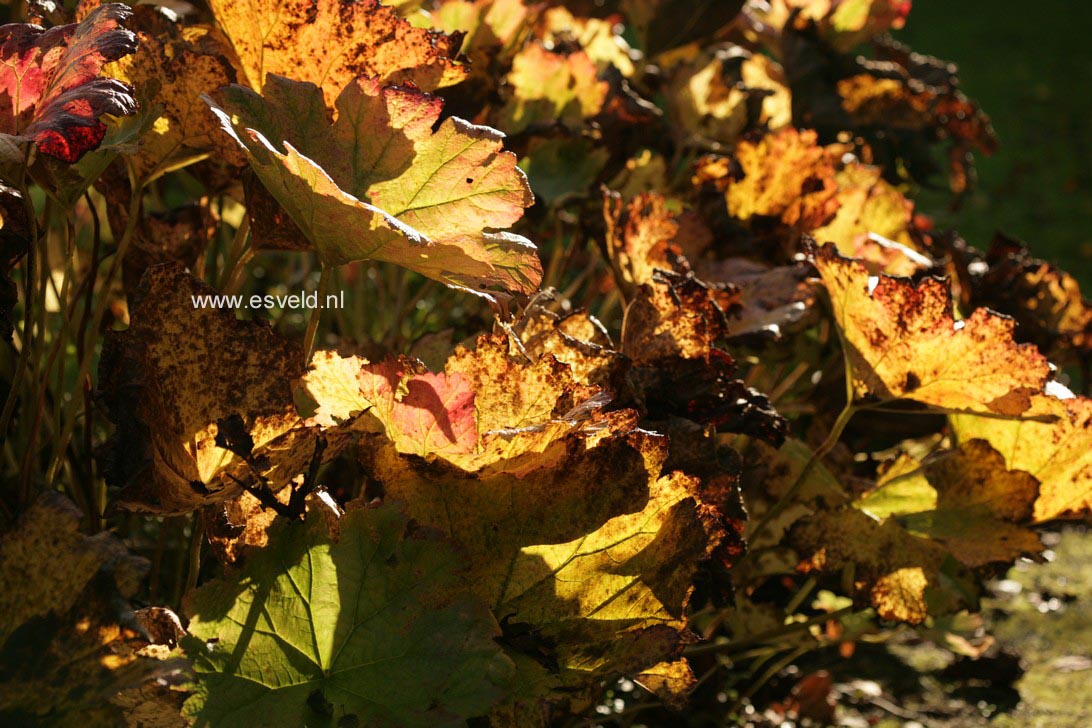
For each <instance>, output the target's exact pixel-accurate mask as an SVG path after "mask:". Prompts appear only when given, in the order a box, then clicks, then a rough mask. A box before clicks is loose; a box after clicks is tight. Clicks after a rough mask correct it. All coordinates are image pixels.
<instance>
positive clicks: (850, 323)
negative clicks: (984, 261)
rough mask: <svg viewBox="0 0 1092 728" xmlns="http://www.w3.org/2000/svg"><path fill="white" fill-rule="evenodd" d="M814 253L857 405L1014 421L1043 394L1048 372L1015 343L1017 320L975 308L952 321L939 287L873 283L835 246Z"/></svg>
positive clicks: (946, 294) (944, 288) (880, 279)
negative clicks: (903, 405) (903, 402)
mask: <svg viewBox="0 0 1092 728" xmlns="http://www.w3.org/2000/svg"><path fill="white" fill-rule="evenodd" d="M810 254H811V256H812V259H813V261H814V263H815V265H816V267H817V268H818V269H819V275H820V277H821V279H822V281H823V285H824V286H825V287H826V289H827V292H828V293H829V294H830V300H831V308H832V310H833V314H834V319H835V321H836V323H837V324H838V328H839V330H840V331H841V335H842V340H843V342H844V345H845V356H846V357H847V358H848V360H849V364H850V367H851V368H852V371H853V390H854V395H855V397H856V398H857V399H860V400H865V401H873V402H875V401H890V400H895V399H911V400H914V401H916V402H920V403H922V404H925V405H928V406H930V407H935V408H937V409H941V410H945V411H957V412H960V411H961V412H979V413H983V414H993V415H1004V416H1009V417H1014V416H1018V415H1020V414H1022V413H1024V412H1025V411H1026V410H1027V409H1028V407H1029V406H1030V404H1031V398H1032V396H1033V395H1036V394H1038V393H1040V392H1042V391H1043V389H1044V387H1045V386H1046V383H1047V380H1048V379H1049V377H1050V365H1049V364H1048V362H1047V360H1046V358H1045V357H1044V356H1043V355H1042V354H1040V353H1039V352H1038V351H1037V350H1036V349H1035V347H1033V346H1030V345H1027V344H1017V343H1016V341H1015V340H1014V339H1013V328H1014V326H1015V324H1014V322H1013V321H1012V320H1011V319H1008V318H1005V317H1002V316H999V315H998V314H995V313H993V312H992V311H989V310H987V309H981V308H980V309H977V310H975V311H974V313H972V314H971V315H970V316H969V317H967V318H966V319H964V320H962V321H958V322H957V321H956V320H955V319H954V318H953V312H952V296H951V291H950V290H949V288H948V284H947V283H945V282H944V281H942V280H939V279H937V278H925V279H923V280H922V281H920V282H919V283H916V284H915V283H914V282H912V281H910V280H908V279H904V278H892V277H890V276H886V275H880V276H871V275H870V274H869V271H868V269H867V268H866V267H865V266H864V265H863V264H862V263H861V262H859V261H856V260H853V259H850V258H845V257H843V256H842V255H841V254H840V253H838V251H837V249H836V248H835V247H834V246H833V245H831V244H827V245H825V246H823V247H822V248H815V247H814V246H812V247H811V248H810Z"/></svg>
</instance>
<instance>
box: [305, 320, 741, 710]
mask: <svg viewBox="0 0 1092 728" xmlns="http://www.w3.org/2000/svg"><path fill="white" fill-rule="evenodd" d="M319 361H321V362H322V364H321V367H320V369H316V370H315V371H313V372H311V373H309V374H308V376H307V377H305V379H304V386H305V387H308V391H309V393H310V395H311V396H313V397H315V398H316V399H317V400H319V404H320V408H322V407H323V403H322V402H321V399H322V398H323V397H324V396H325V397H333V398H334V400H335V401H334V402H332V403H330V404H329V406H328V407H326V410H325V411H329V412H335V411H338V410H340V411H341V412H352V411H355V410H356V409H357V408H358V407H359V405H358V404H354V403H353V400H352V398H351V397H349V396H347V395H345V394H344V391H343V390H345V389H346V388H347V387H345V386H341V385H335V384H334V383H333V381H334V380H335V379H336V380H338V381H340V382H343V383H345V384H346V385H347V383H348V381H349V373H350V371H352V369H353V368H354V367H356V366H358V365H359V360H356V361H352V360H344V359H340V358H337V357H332V356H326V357H323V358H322V359H320V360H319ZM396 363H397V362H394V363H388V364H386V365H383V366H382V367H380V368H374V367H372V368H369V366H368V365H365V366H364V367H363V368H362V369H361V370H360V371H361V372H362V375H360V376H357V381H358V382H359V383H360V385H361V387H360V393H359V397H360V400H359V401H360V402H365V401H371V402H381V401H383V397H384V396H387V397H388V401H389V397H390V393H393V392H394V391H395V389H396V386H395V385H391V384H390V382H391V381H392V380H393V379H395V378H396V377H394V376H386V375H384V372H388V373H390V372H393V370H394V368H397V367H395V366H394V365H395V364H396ZM403 364H404V367H403V368H404V369H410V367H409V365H408V364H406V363H403ZM400 376H401V375H400ZM402 378H403V379H404V380H406V381H408V383H409V385H410V386H409V391H407V392H406V393H405V395H403V400H402V401H403V403H405V402H406V397H408V396H409V395H410V394H411V393H412V386H413V382H414V381H415V379H416V380H417V381H420V382H431V383H434V385H439V386H440V387H441V388H443V389H444V390H447V391H456V392H457V393H458V394H459V395H460V397H462V401H463V402H465V403H466V406H469V407H470V410H469V412H470V414H472V416H473V420H472V423H473V424H476V429H467V430H466V432H472V433H475V439H474V441H473V442H472V445H473V447H472V448H470V449H467V450H466V451H464V452H460V451H458V450H457V449H456V448H453V447H448V448H446V449H445V448H443V447H438V448H431V449H429V450H428V451H424V450H422V449H421V448H420V447H418V446H416V445H412V446H410V447H406V446H405V444H402V443H401V442H400V440H401V439H402V438H404V437H405V436H406V435H407V432H408V431H415V430H417V429H418V428H417V423H416V422H415V421H414V420H412V419H410V418H406V417H394V416H388V415H386V414H384V413H383V412H382V410H383V409H384V408H385V407H387V406H388V405H386V404H380V405H379V406H377V407H375V409H377V410H380V412H379V413H378V416H377V418H376V419H377V420H378V421H379V424H380V426H379V427H377V428H370V431H369V433H368V434H365V435H364V440H363V442H362V446H361V447H360V448H359V452H360V456H361V459H362V460H361V465H362V467H363V469H364V472H365V473H366V474H367V476H368V478H369V480H370V482H372V483H374V484H376V486H377V487H378V492H381V493H382V494H383V495H384V497H385V498H387V499H390V500H397V501H400V502H401V503H402V504H403V505H404V508H405V509H406V513H407V515H408V516H409V517H410V518H412V519H413V520H414V521H416V522H417V523H419V524H421V525H424V526H429V527H432V528H436V529H439V530H440V531H442V532H443V533H444V534H445V535H447V536H449V537H451V538H452V539H454V540H456V541H457V542H458V543H459V544H460V545H461V547H462V550H463V553H464V558H465V560H466V564H467V567H468V569H469V573H468V576H467V579H466V583H467V584H468V585H470V588H472V589H473V590H474V591H475V592H476V593H477V594H479V595H480V596H482V597H483V598H485V599H486V600H487V602H488V603H489V604H491V605H492V606H493V609H494V613H495V614H497V615H499V616H500V617H502V618H504V617H505V615H512V616H513V621H515V622H519V623H521V624H524V625H529V626H528V627H527V630H530V631H531V632H533V634H534V635H537V637H536V638H535V639H534V640H530V642H533V643H534V644H536V645H539V646H538V647H534V646H532V645H531V644H525V643H526V642H528V640H527V639H522V640H521V639H516V638H515V637H512V638H511V639H510V640H508V641H507V642H506V644H507V645H508V646H509V648H510V650H511V651H512V652H514V653H515V654H514V657H515V658H516V662H517V664H518V665H520V671H521V676H522V677H521V680H520V684H521V685H523V688H522V690H524V691H526V693H527V694H526V695H525V697H528V698H530V697H534V696H543V695H547V694H550V693H551V691H553V690H554V689H555V688H562V687H566V688H575V687H580V688H583V687H586V686H588V685H590V684H592V683H594V682H595V681H596V680H598V679H601V678H602V677H603V676H605V675H608V674H616V673H617V672H619V671H633V672H638V671H640V670H642V669H645V668H647V667H651V666H652V665H654V664H656V663H658V662H661V661H663V660H666V659H671V658H673V657H675V656H677V651H678V648H679V647H680V646H681V644H682V641H683V640H684V639H685V637H684V635H685V619H684V616H683V615H684V612H685V604H686V600H687V598H688V595H689V590H690V581H691V578H692V576H693V574H694V571H695V569H696V568H697V567H696V562H697V561H698V560H699V559H701V558H703V556H704V555H707V554H709V553H711V552H712V550H713V549H714V548H715V547H716V546H717V545H718V544H719V542H720V540H721V539H722V537H723V535H722V534H723V526H722V525H721V523H720V518H719V515H718V513H717V511H716V510H715V508H713V507H711V506H707V505H704V504H703V503H702V501H701V496H700V491H701V488H700V481H698V480H697V479H696V478H691V477H688V476H683V475H682V474H679V473H675V474H670V475H668V474H664V475H661V472H660V470H661V468H662V465H663V462H664V458H665V456H666V443H665V442H664V440H663V438H661V437H659V436H656V435H652V434H650V433H647V432H644V431H642V430H640V429H638V428H637V427H636V419H637V418H636V413H634V412H631V411H626V410H621V411H615V412H610V413H608V412H605V411H604V410H603V405H604V404H605V401H606V400H605V399H603V398H602V397H600V396H598V394H599V390H598V389H597V388H595V387H589V386H585V385H581V384H579V383H578V382H576V381H575V380H574V379H573V376H572V374H571V372H570V370H569V368H568V367H567V366H565V365H564V364H561V363H560V362H559V361H557V360H556V359H554V358H553V357H552V356H549V355H543V356H541V357H540V358H539V359H538V360H537V361H534V362H530V361H528V360H527V359H526V358H525V357H524V355H523V354H522V352H521V351H520V347H518V346H516V345H515V344H513V343H512V342H510V341H509V339H508V338H507V337H505V336H488V337H482V338H480V339H479V341H478V345H477V347H476V348H475V349H473V350H469V349H459V350H458V351H456V353H455V354H454V355H453V356H452V357H451V358H450V359H449V360H448V362H447V366H446V367H445V371H444V373H443V374H436V375H430V374H426V373H421V372H418V371H416V370H415V373H414V374H413V376H411V377H408V378H406V377H404V376H403V377H402ZM378 380H382V381H378ZM309 383H313V385H314V386H309ZM367 387H374V388H375V389H376V390H377V392H369V391H366V388H367ZM384 393H385V394H384ZM452 412H453V413H454V414H455V415H458V416H459V417H465V415H466V414H467V412H468V410H467V409H466V408H465V407H464V406H463V405H460V406H459V407H457V408H454V409H453V410H452ZM418 439H419V438H418ZM608 482H609V483H610V484H611V487H610V488H603V487H602V486H601V484H602V483H608ZM503 622H504V620H503V619H502V623H503ZM512 629H515V627H512ZM527 630H525V631H527ZM531 632H528V634H527V636H528V637H529V636H530V634H531ZM547 645H554V646H555V647H547ZM561 695H562V694H560V693H559V694H556V695H555V697H560V696H561Z"/></svg>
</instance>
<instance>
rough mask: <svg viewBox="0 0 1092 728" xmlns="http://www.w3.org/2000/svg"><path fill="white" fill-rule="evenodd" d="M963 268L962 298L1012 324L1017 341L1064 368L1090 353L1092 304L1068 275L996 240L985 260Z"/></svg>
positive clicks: (1003, 239)
mask: <svg viewBox="0 0 1092 728" xmlns="http://www.w3.org/2000/svg"><path fill="white" fill-rule="evenodd" d="M973 253H974V254H973V255H972V259H971V260H969V261H967V262H966V263H965V266H966V272H965V280H966V282H967V283H968V285H967V286H966V288H965V289H964V290H963V293H964V296H963V299H964V301H965V303H966V304H967V305H968V306H986V307H989V308H992V309H994V310H996V311H1000V312H1001V313H1003V314H1006V315H1008V316H1012V317H1013V318H1014V319H1016V323H1017V327H1016V337H1017V339H1018V340H1020V341H1026V342H1029V343H1032V344H1035V345H1036V346H1037V347H1038V348H1039V350H1040V351H1042V352H1044V353H1046V354H1047V355H1048V356H1049V357H1050V358H1051V361H1054V362H1055V363H1059V364H1064V363H1069V362H1073V361H1074V360H1075V359H1079V358H1081V357H1085V356H1088V355H1089V354H1092V303H1090V302H1089V301H1088V300H1087V299H1085V298H1084V296H1083V295H1082V294H1081V288H1080V284H1079V283H1078V282H1077V279H1076V278H1074V277H1073V276H1072V275H1070V274H1068V273H1066V272H1065V271H1063V270H1061V269H1060V268H1058V267H1057V266H1054V265H1052V264H1050V263H1048V262H1046V261H1044V260H1039V259H1037V258H1035V257H1033V256H1032V255H1031V253H1030V252H1029V251H1028V249H1027V247H1026V246H1025V245H1024V244H1023V243H1021V242H1020V241H1017V240H1014V239H1012V238H1009V237H1006V236H1004V235H997V236H996V237H995V238H994V239H993V242H992V243H991V245H990V248H989V251H988V252H987V253H986V255H985V256H984V257H983V256H980V255H977V251H973Z"/></svg>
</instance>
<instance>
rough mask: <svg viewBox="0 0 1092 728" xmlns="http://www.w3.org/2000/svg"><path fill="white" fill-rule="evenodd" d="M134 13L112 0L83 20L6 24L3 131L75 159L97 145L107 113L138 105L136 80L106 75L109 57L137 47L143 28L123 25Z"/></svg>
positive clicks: (1, 70) (0, 78) (0, 41)
mask: <svg viewBox="0 0 1092 728" xmlns="http://www.w3.org/2000/svg"><path fill="white" fill-rule="evenodd" d="M130 14H131V11H130V10H129V8H128V7H126V6H125V5H121V4H119V3H112V4H109V5H103V6H102V7H100V8H97V9H95V10H94V11H93V12H91V13H90V14H89V15H88V16H87V17H86V18H85V19H84V20H83V22H81V23H79V24H73V25H62V26H57V27H54V28H50V29H49V30H45V29H43V28H42V27H41V26H37V25H29V24H26V25H24V24H11V25H5V26H3V27H2V28H0V92H2V95H3V97H4V99H5V100H4V102H3V104H2V105H0V106H2V108H0V137H3V138H5V139H7V140H10V141H13V142H15V143H17V144H19V143H26V142H33V143H34V144H35V145H36V146H37V148H38V150H39V151H40V152H41V153H42V154H45V155H48V156H50V157H53V158H55V159H58V160H60V161H62V162H67V163H69V164H72V163H74V162H77V161H79V159H80V158H81V157H82V156H83V155H84V154H86V153H87V152H89V151H91V150H92V149H95V148H97V147H98V146H99V144H101V143H102V140H103V139H104V138H105V137H106V125H105V124H104V123H103V122H102V121H101V120H100V117H101V116H103V115H106V114H112V115H115V116H122V115H125V114H131V113H133V112H134V111H135V110H136V101H135V99H134V98H133V92H132V89H131V88H130V87H129V86H127V85H125V84H123V83H121V82H120V81H117V80H115V79H111V78H105V77H102V76H100V75H99V74H100V72H101V70H102V67H103V66H104V65H105V64H106V63H108V62H110V61H114V60H117V59H118V58H121V57H122V56H126V55H128V54H130V53H132V52H133V51H134V50H136V38H135V36H134V35H133V34H132V33H130V32H129V31H128V30H125V29H124V28H123V27H121V23H122V22H123V21H124V20H126V19H127V18H128V17H129V16H130ZM5 166H6V163H5Z"/></svg>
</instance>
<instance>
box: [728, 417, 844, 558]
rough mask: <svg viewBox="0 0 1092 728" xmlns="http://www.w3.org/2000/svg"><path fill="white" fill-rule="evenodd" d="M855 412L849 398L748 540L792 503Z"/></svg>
mask: <svg viewBox="0 0 1092 728" xmlns="http://www.w3.org/2000/svg"><path fill="white" fill-rule="evenodd" d="M856 412H857V407H856V406H855V405H854V404H853V401H852V400H850V401H849V402H847V403H846V406H845V407H843V408H842V411H841V412H840V413H839V414H838V418H837V419H836V420H834V424H833V425H832V426H831V428H830V434H828V435H827V438H826V439H825V440H823V444H821V445H820V446H819V447H818V448H816V449H815V451H814V452H812V454H811V457H810V458H808V461H807V462H806V463H805V464H804V467H803V468H802V469H801V470H800V474H799V475H797V476H796V480H794V481H793V483H792V485H790V486H789V489H788V490H786V491H785V493H784V495H782V496H781V498H780V499H779V500H778V501H777V503H775V504H774V505H773V507H771V508H770V510H768V511H766V513H765V514H764V515H763V516H762V518H761V519H760V520H759V521H758V523H756V524H755V527H754V528H753V529H751V531H750V533H749V534H748V537H747V538H748V540H749V541H752V542H753V541H754V540H755V539H757V538H758V535H759V534H761V533H762V532H763V530H765V529H766V527H767V526H769V525H770V522H771V521H773V519H775V518H777V517H778V516H779V515H781V514H782V513H783V512H784V511H785V509H786V508H788V507H789V506H790V505H791V504H792V502H793V498H795V497H796V494H797V493H798V492H799V491H800V489H801V488H802V487H803V486H804V483H805V482H807V479H808V476H809V475H811V471H812V470H814V469H815V466H816V465H818V464H819V461H820V460H822V459H823V458H824V457H825V456H826V455H827V454H828V453H829V452H830V451H831V450H833V449H834V446H835V445H837V444H838V440H840V439H841V437H842V432H843V431H844V430H845V429H846V425H848V424H849V421H850V420H851V419H852V418H853V415H854V414H856Z"/></svg>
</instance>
